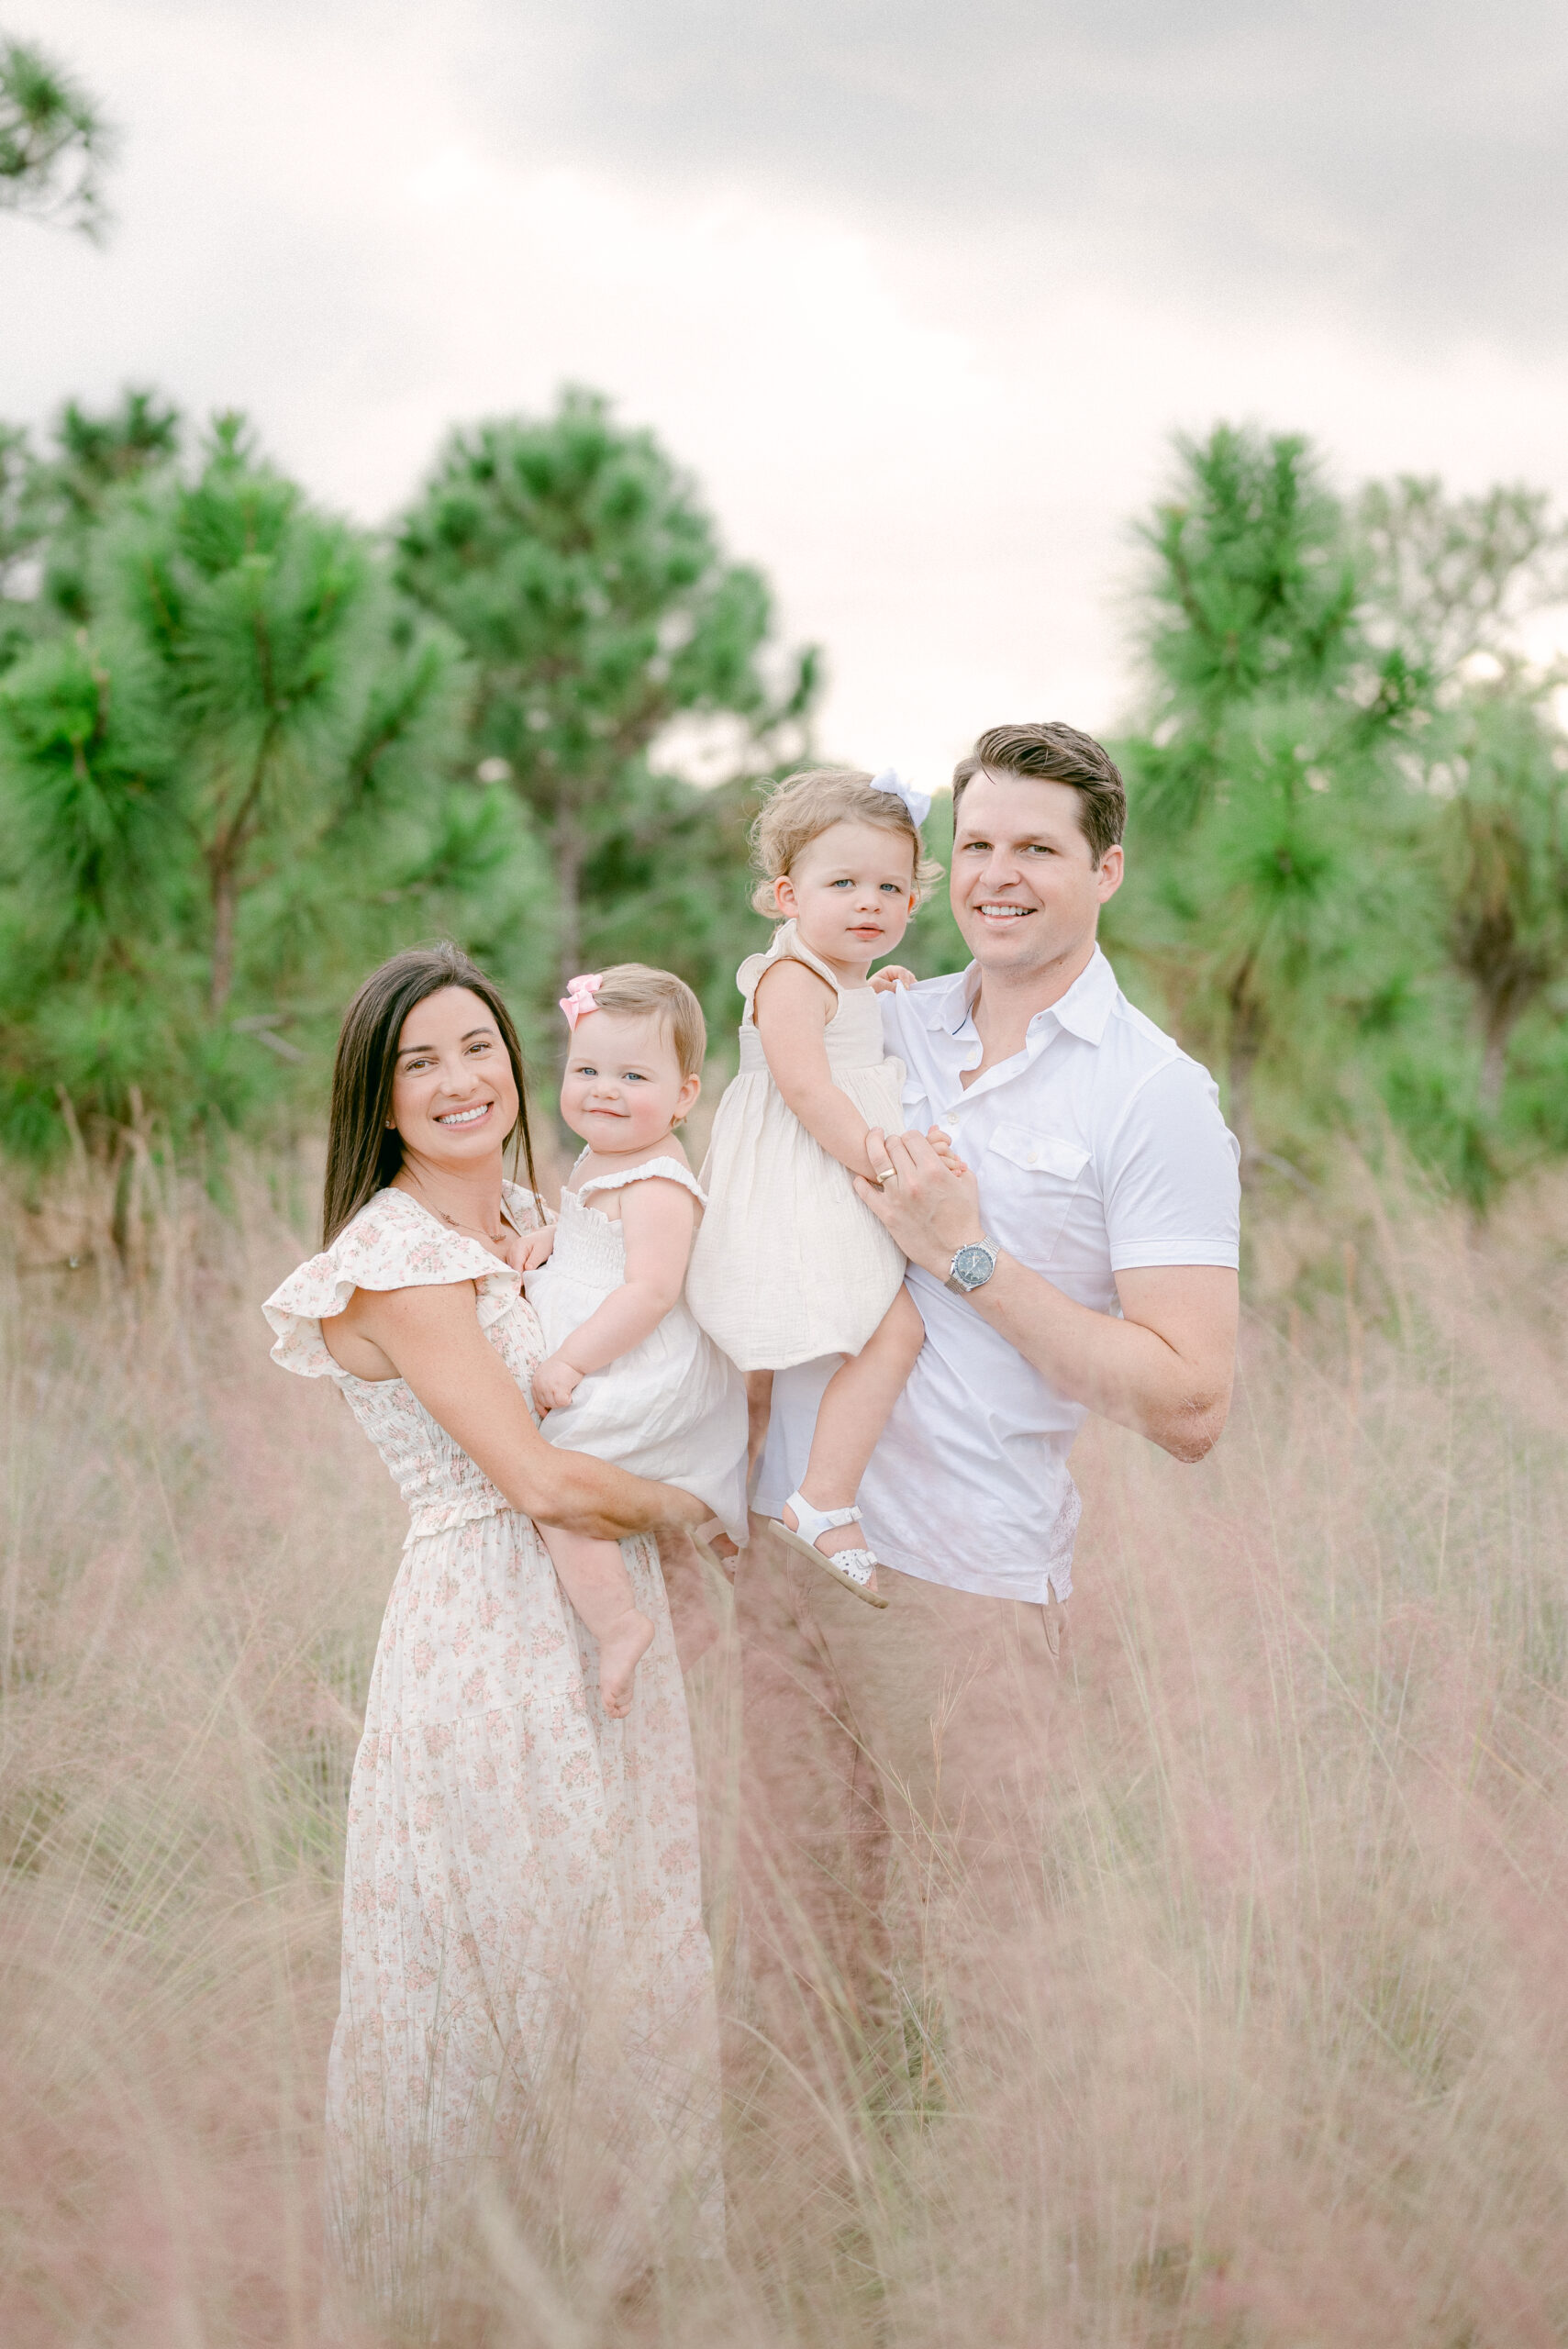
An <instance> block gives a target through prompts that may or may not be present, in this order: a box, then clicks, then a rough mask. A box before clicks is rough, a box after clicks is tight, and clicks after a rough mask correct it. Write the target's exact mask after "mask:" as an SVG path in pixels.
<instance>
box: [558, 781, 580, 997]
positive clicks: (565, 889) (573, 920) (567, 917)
mask: <svg viewBox="0 0 1568 2349" xmlns="http://www.w3.org/2000/svg"><path fill="white" fill-rule="evenodd" d="M554 851H555V857H554V862H555V918H556V925H557V927H556V941H557V945H556V952H557V958H558V975H559V977H560V980H561V992H562V995H564V994H565V993H566V990H567V987H568V986H569V985H570V984H571V982H572V981H573V979H574V978H575V977H576V976H577V974H578V973H579V972H580V971H581V970H582V968H583V863H584V853H585V847H584V839H583V834H582V831H581V829H580V828H579V826H578V824H577V821H576V818H574V817H573V816H570V815H567V814H564V813H562V815H560V816H558V817H557V818H556V819H555V839H554Z"/></svg>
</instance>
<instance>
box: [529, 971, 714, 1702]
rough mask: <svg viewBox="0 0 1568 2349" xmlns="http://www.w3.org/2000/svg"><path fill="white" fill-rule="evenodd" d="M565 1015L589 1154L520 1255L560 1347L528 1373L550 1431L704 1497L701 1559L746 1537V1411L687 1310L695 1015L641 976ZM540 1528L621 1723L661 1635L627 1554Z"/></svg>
mask: <svg viewBox="0 0 1568 2349" xmlns="http://www.w3.org/2000/svg"><path fill="white" fill-rule="evenodd" d="M561 1008H562V1011H563V1012H564V1013H565V1014H566V1023H567V1026H568V1027H569V1028H570V1030H571V1031H572V1040H571V1045H570V1049H569V1051H568V1054H567V1063H566V1074H565V1076H564V1078H563V1080H562V1087H561V1114H562V1119H564V1120H565V1122H566V1124H567V1125H568V1126H569V1127H570V1128H571V1130H572V1131H573V1133H576V1134H581V1135H582V1137H583V1140H584V1142H585V1143H586V1145H587V1147H586V1149H585V1150H584V1152H583V1153H582V1155H581V1156H580V1157H579V1159H578V1160H577V1163H576V1164H575V1165H574V1166H573V1170H572V1173H571V1175H570V1176H569V1177H568V1180H567V1184H566V1187H565V1189H564V1190H563V1191H562V1194H561V1212H560V1215H559V1217H558V1219H557V1220H556V1221H555V1222H554V1223H553V1224H551V1225H550V1227H549V1228H548V1229H547V1230H544V1231H533V1232H528V1234H526V1235H525V1236H523V1237H521V1238H520V1239H519V1240H518V1241H517V1243H516V1250H515V1253H514V1255H513V1261H514V1262H515V1263H516V1264H517V1268H518V1270H519V1271H521V1272H523V1273H524V1274H525V1275H526V1281H525V1286H526V1287H527V1290H528V1301H529V1303H530V1304H531V1305H532V1306H533V1307H534V1309H535V1310H536V1312H537V1313H538V1315H539V1320H540V1323H541V1324H542V1326H543V1330H544V1337H545V1343H546V1344H547V1345H548V1347H549V1348H550V1352H549V1353H548V1355H547V1356H546V1358H545V1359H544V1361H543V1362H541V1363H540V1364H539V1367H538V1369H537V1370H536V1371H535V1372H534V1375H533V1395H534V1406H535V1408H536V1409H537V1410H539V1411H540V1412H544V1413H548V1417H547V1418H545V1419H544V1421H543V1428H542V1432H543V1434H544V1435H545V1437H546V1439H547V1440H548V1441H549V1442H551V1443H558V1444H562V1445H563V1446H567V1447H569V1448H570V1449H571V1450H572V1451H573V1452H587V1453H592V1454H593V1456H594V1458H595V1459H596V1460H613V1461H616V1462H617V1463H618V1464H619V1465H620V1466H621V1467H623V1468H629V1469H632V1470H634V1471H635V1472H636V1474H637V1475H639V1476H649V1477H651V1478H653V1479H655V1480H656V1481H662V1482H665V1483H668V1484H672V1485H679V1486H682V1487H683V1488H684V1490H685V1491H687V1492H692V1493H695V1494H696V1495H697V1496H698V1497H699V1498H700V1499H702V1500H705V1501H706V1502H707V1504H708V1506H709V1508H711V1509H712V1510H713V1511H714V1513H715V1514H714V1518H713V1519H712V1520H710V1521H709V1522H708V1524H706V1526H703V1527H701V1528H700V1529H699V1531H698V1532H697V1533H696V1534H695V1535H694V1537H693V1539H694V1540H695V1542H696V1544H697V1546H698V1548H699V1549H705V1550H706V1549H707V1547H708V1545H709V1544H710V1543H711V1542H713V1541H714V1540H716V1539H722V1538H723V1537H724V1536H725V1535H728V1536H729V1537H730V1539H732V1540H733V1541H734V1542H737V1543H739V1542H743V1541H744V1540H745V1538H746V1398H745V1395H744V1393H743V1391H742V1388H741V1385H740V1379H739V1378H738V1377H737V1375H736V1374H735V1370H734V1368H733V1365H732V1364H729V1363H728V1362H726V1361H725V1359H724V1356H723V1355H722V1354H721V1353H719V1351H718V1349H717V1346H716V1345H715V1344H714V1343H713V1341H712V1340H711V1339H709V1338H707V1337H706V1336H705V1335H704V1333H703V1332H702V1330H699V1329H698V1327H697V1325H696V1323H695V1320H694V1319H692V1316H691V1314H690V1313H689V1312H688V1311H687V1309H686V1307H685V1305H684V1301H683V1298H682V1289H683V1286H684V1282H685V1277H686V1264H687V1260H688V1258H689V1257H690V1255H691V1251H692V1236H693V1232H694V1230H695V1225H696V1221H697V1217H698V1215H699V1212H700V1210H701V1208H702V1207H703V1206H704V1204H705V1201H704V1198H703V1194H702V1191H701V1190H700V1189H699V1187H698V1185H697V1181H696V1178H695V1175H693V1173H692V1170H691V1168H690V1166H689V1165H688V1164H687V1163H686V1154H685V1152H684V1150H683V1149H682V1147H681V1145H680V1143H679V1141H677V1140H676V1138H675V1134H674V1128H675V1126H676V1125H677V1124H678V1122H679V1121H680V1119H682V1118H684V1116H685V1114H686V1111H687V1110H688V1109H689V1108H691V1106H692V1104H693V1102H694V1101H695V1099H696V1097H697V1094H698V1092H699V1090H700V1088H701V1084H702V1077H701V1070H702V1064H703V1055H704V1052H705V1051H706V1042H707V1038H706V1030H705V1028H704V1025H703V1016H702V1008H701V1006H700V1005H699V1004H698V1002H697V999H696V997H695V995H694V994H693V993H692V991H691V989H690V987H689V986H687V985H686V984H685V982H684V979H678V978H676V977H675V975H674V974H673V972H670V971H654V970H651V969H649V967H648V966H647V964H646V963H617V966H616V967H615V969H614V970H610V971H605V972H602V973H595V974H591V975H585V976H584V977H581V978H575V979H573V981H572V983H571V987H570V990H569V992H568V993H567V994H566V995H565V996H562V1003H561ZM539 1536H540V1539H541V1540H542V1541H543V1542H544V1545H545V1547H546V1549H547V1550H548V1551H549V1552H550V1559H551V1561H552V1563H553V1564H554V1566H555V1570H556V1573H557V1574H558V1575H560V1577H561V1585H562V1589H563V1590H564V1591H565V1593H566V1596H567V1598H569V1599H570V1600H571V1602H572V1604H573V1607H574V1608H575V1609H576V1610H577V1612H578V1614H579V1615H580V1616H581V1617H582V1619H583V1620H584V1623H586V1624H587V1626H588V1629H589V1630H590V1631H592V1632H593V1633H594V1635H595V1638H596V1639H597V1641H598V1643H599V1689H600V1694H601V1696H602V1697H603V1698H604V1703H605V1709H606V1712H608V1713H610V1714H611V1715H613V1716H616V1717H617V1718H618V1717H619V1716H620V1715H622V1714H625V1713H628V1712H629V1711H630V1709H631V1688H632V1679H633V1675H635V1673H636V1670H637V1666H638V1664H639V1661H640V1659H641V1658H642V1656H643V1655H644V1653H646V1651H647V1648H648V1644H649V1642H650V1641H651V1639H652V1637H653V1626H652V1624H651V1622H650V1621H649V1620H648V1618H647V1616H646V1615H643V1614H641V1613H639V1610H638V1609H637V1607H636V1605H635V1603H634V1601H633V1598H632V1590H631V1582H630V1578H629V1576H628V1574H627V1571H626V1566H625V1564H624V1563H623V1562H622V1559H621V1553H620V1549H619V1545H618V1544H617V1543H616V1542H600V1541H595V1539H594V1538H593V1537H592V1536H591V1535H589V1534H585V1533H573V1532H569V1531H566V1530H565V1529H564V1528H563V1527H562V1526H559V1525H541V1526H540V1527H539ZM708 1554H710V1555H711V1551H709V1552H708Z"/></svg>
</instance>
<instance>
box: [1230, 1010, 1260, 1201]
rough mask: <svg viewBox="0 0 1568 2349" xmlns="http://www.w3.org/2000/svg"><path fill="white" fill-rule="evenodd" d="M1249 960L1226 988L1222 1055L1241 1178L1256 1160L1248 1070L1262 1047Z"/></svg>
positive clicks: (1249, 1173)
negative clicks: (1227, 1029)
mask: <svg viewBox="0 0 1568 2349" xmlns="http://www.w3.org/2000/svg"><path fill="white" fill-rule="evenodd" d="M1250 976H1251V964H1249V965H1248V968H1247V969H1246V970H1245V971H1243V972H1242V974H1241V975H1240V978H1239V979H1238V980H1237V982H1236V984H1235V985H1234V986H1233V987H1232V988H1231V990H1230V1041H1229V1051H1228V1052H1227V1055H1226V1067H1225V1090H1226V1105H1225V1106H1226V1111H1227V1114H1228V1116H1229V1120H1230V1130H1231V1132H1232V1133H1233V1134H1234V1135H1235V1137H1236V1140H1237V1141H1238V1143H1239V1144H1240V1151H1241V1180H1242V1181H1243V1183H1245V1182H1246V1180H1247V1178H1248V1176H1249V1175H1251V1172H1252V1170H1253V1168H1254V1166H1255V1165H1256V1163H1257V1158H1258V1141H1257V1135H1256V1133H1255V1131H1254V1130H1253V1126H1252V1073H1253V1071H1254V1069H1255V1068H1256V1067H1257V1065H1258V1062H1259V1059H1260V1057H1261V1056H1262V1049H1263V1019H1262V1012H1261V1010H1260V1009H1259V1007H1258V1006H1257V1004H1256V1003H1254V1001H1253V1000H1252V997H1251V994H1250V993H1249V991H1248V985H1247V982H1248V979H1249V977H1250Z"/></svg>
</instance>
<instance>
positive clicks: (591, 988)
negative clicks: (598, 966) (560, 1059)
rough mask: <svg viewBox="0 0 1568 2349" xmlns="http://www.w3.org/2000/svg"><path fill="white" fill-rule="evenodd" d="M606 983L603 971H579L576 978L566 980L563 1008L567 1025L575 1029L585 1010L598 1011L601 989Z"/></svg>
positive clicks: (562, 1001) (562, 999)
mask: <svg viewBox="0 0 1568 2349" xmlns="http://www.w3.org/2000/svg"><path fill="white" fill-rule="evenodd" d="M604 984H605V974H604V973H603V971H579V972H578V974H577V976H576V977H575V978H574V979H568V980H567V982H566V993H565V994H564V995H563V996H562V997H561V1008H562V1011H564V1013H565V1014H566V1025H567V1026H568V1028H571V1029H575V1028H576V1025H577V1022H578V1021H579V1019H582V1018H583V1016H584V1013H585V1012H589V1011H597V1009H598V1008H599V989H600V988H601V987H602V986H603V985H604Z"/></svg>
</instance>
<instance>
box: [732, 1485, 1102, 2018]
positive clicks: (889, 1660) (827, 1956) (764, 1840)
mask: <svg viewBox="0 0 1568 2349" xmlns="http://www.w3.org/2000/svg"><path fill="white" fill-rule="evenodd" d="M877 1585H878V1587H879V1589H881V1590H882V1591H884V1593H886V1595H887V1597H888V1598H889V1599H890V1602H891V1603H890V1605H889V1606H888V1607H887V1608H886V1609H875V1608H872V1607H868V1606H867V1605H866V1604H865V1602H864V1601H863V1600H862V1599H859V1598H855V1597H854V1596H853V1595H852V1594H851V1592H850V1591H848V1590H846V1589H845V1588H844V1587H843V1586H842V1585H841V1584H840V1583H838V1582H836V1581H835V1580H834V1579H833V1577H832V1576H831V1575H828V1574H826V1573H824V1572H822V1571H821V1570H820V1569H818V1568H817V1567H815V1566H813V1565H812V1564H811V1563H810V1561H809V1560H808V1559H806V1558H804V1557H802V1556H801V1555H800V1554H799V1553H798V1552H796V1551H795V1550H792V1549H791V1548H790V1547H789V1546H788V1545H787V1544H786V1543H784V1542H780V1541H779V1539H778V1537H777V1535H776V1534H774V1533H773V1531H771V1529H770V1527H769V1526H768V1523H767V1521H766V1520H764V1519H761V1518H755V1517H754V1518H753V1519H752V1520H751V1542H750V1544H749V1546H748V1548H747V1549H746V1551H745V1552H744V1553H743V1554H742V1558H741V1562H740V1571H739V1573H738V1575H737V1578H736V1591H737V1612H738V1620H739V1625H740V1642H741V1667H742V1675H743V1678H742V1687H743V1701H744V1736H745V1747H744V1772H743V1795H742V1820H741V1860H742V1870H743V1875H742V1883H743V1887H744V1896H745V1915H746V1936H747V1942H748V1947H749V1971H750V1973H751V1976H752V1979H753V1981H754V1982H756V1983H757V1985H758V1987H759V1989H760V1990H761V1991H762V1993H763V1996H764V1998H766V1999H767V2003H768V2004H769V2005H774V2004H775V2003H776V2000H775V1998H767V1993H768V1990H769V1988H770V1987H771V1988H772V1990H773V1992H774V1993H775V1994H777V1993H784V1994H785V1995H786V1998H788V1999H792V2000H793V2001H794V2003H795V2007H796V2009H797V2011H800V2012H801V2013H802V2019H803V2020H804V2019H805V2013H806V2011H809V2010H810V2009H813V2008H818V2009H820V2008H824V2007H825V2008H827V2009H830V2010H831V2011H832V2012H833V2013H834V2014H836V2015H837V2016H839V2017H840V2018H841V2019H842V2021H844V2022H846V2023H851V2024H852V2025H854V2026H856V2027H857V2028H860V2029H866V2028H869V2029H871V2030H873V2031H875V2030H877V2029H879V2028H880V2027H881V2026H882V2025H883V2024H884V2023H885V2022H887V2021H891V2020H892V2019H893V2009H894V2007H895V2004H896V2002H897V2001H896V1997H895V1982H896V1983H898V1984H901V1985H902V1996H903V1997H904V1998H907V1997H908V1996H909V1995H910V1994H911V1991H912V1989H913V1987H914V1985H915V1983H916V1982H917V1981H924V1982H929V1978H930V1975H931V1969H932V1968H933V1966H935V1967H940V1971H941V1974H942V1976H943V1978H944V1981H945V1982H946V1983H947V1984H948V1985H949V1987H950V1989H951V1985H952V1984H953V1982H954V1981H955V1980H956V1979H957V1978H959V1977H960V1976H962V1974H963V1973H965V1972H966V1971H969V1970H971V1969H970V1967H969V1966H968V1965H966V1961H965V1957H964V1952H965V1951H966V1950H967V1951H968V1952H969V1954H970V1955H971V1956H973V1952H974V1950H975V1948H976V1947H977V1946H979V1945H980V1944H983V1943H993V1944H994V1943H995V1937H996V1936H998V1935H1006V1934H1007V1933H1008V1932H1009V1931H1010V1930H1011V1928H1012V1927H1013V1925H1014V1924H1015V1923H1017V1922H1019V1921H1021V1920H1022V1919H1023V1918H1024V1917H1025V1916H1026V1915H1027V1914H1028V1913H1029V1909H1031V1908H1032V1907H1034V1906H1035V1905H1036V1904H1037V1903H1038V1898H1039V1887H1040V1825H1041V1804H1040V1796H1041V1793H1042V1790H1043V1787H1044V1782H1045V1776H1046V1769H1047V1763H1048V1754H1049V1743H1050V1735H1051V1709H1052V1704H1053V1699H1054V1697H1055V1692H1056V1686H1057V1678H1058V1675H1059V1673H1060V1670H1061V1668H1062V1666H1061V1644H1062V1626H1063V1617H1064V1609H1063V1608H1062V1604H1061V1602H1060V1601H1058V1600H1056V1599H1054V1598H1053V1599H1051V1601H1050V1603H1049V1604H1047V1605H1030V1604H1027V1603H1025V1602H1022V1601H1019V1600H1015V1599H998V1598H977V1597H975V1596H973V1594H972V1593H970V1592H967V1591H958V1590H950V1589H947V1588H945V1587H944V1586H941V1585H940V1584H936V1583H929V1582H920V1581H917V1580H916V1579H915V1577H914V1576H912V1575H902V1574H898V1573H895V1571H893V1570H892V1569H891V1568H889V1567H887V1566H880V1567H879V1568H878V1569H877ZM780 2019H781V2020H782V2017H781V2018H780Z"/></svg>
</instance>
